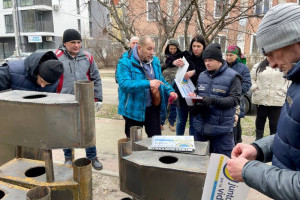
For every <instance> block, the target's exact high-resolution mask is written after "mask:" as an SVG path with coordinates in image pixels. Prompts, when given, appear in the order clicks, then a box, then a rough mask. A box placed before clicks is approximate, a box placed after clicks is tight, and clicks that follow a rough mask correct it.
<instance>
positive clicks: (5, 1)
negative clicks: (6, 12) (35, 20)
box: [3, 0, 12, 8]
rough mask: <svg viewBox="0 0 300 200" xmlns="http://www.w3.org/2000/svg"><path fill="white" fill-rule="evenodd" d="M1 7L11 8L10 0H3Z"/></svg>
mask: <svg viewBox="0 0 300 200" xmlns="http://www.w3.org/2000/svg"><path fill="white" fill-rule="evenodd" d="M3 8H12V1H11V0H3Z"/></svg>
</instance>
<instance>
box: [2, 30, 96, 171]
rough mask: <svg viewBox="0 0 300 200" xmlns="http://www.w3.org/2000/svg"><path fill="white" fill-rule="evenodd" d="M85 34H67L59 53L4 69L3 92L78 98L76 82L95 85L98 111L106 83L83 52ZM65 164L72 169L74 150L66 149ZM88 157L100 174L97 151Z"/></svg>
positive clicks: (39, 55)
mask: <svg viewBox="0 0 300 200" xmlns="http://www.w3.org/2000/svg"><path fill="white" fill-rule="evenodd" d="M81 42H82V38H81V34H80V33H79V32H78V31H77V30H75V29H67V30H65V31H64V33H63V41H62V45H61V46H60V47H59V48H58V49H57V50H56V52H55V53H54V52H52V51H49V52H44V53H42V52H40V53H32V54H31V55H30V56H28V57H27V58H26V59H25V60H17V61H11V62H8V63H5V64H3V65H2V66H0V91H4V90H8V89H12V90H29V91H38V92H50V93H65V94H74V82H75V81H79V80H90V81H93V82H94V94H95V108H96V109H98V110H99V109H100V107H101V105H102V83H101V78H100V74H99V71H98V67H97V64H96V63H95V61H94V59H93V56H92V55H91V54H90V53H89V52H87V51H84V50H83V49H82V45H81ZM64 155H65V164H68V165H72V150H71V149H64ZM86 156H87V158H88V159H90V160H91V162H92V166H93V168H94V169H96V170H101V169H102V164H101V162H100V161H99V160H98V158H97V151H96V147H95V146H93V147H89V148H87V149H86Z"/></svg>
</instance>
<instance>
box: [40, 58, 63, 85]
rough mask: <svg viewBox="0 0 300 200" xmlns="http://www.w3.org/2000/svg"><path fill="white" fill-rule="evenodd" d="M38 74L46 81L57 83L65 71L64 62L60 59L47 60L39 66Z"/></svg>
mask: <svg viewBox="0 0 300 200" xmlns="http://www.w3.org/2000/svg"><path fill="white" fill-rule="evenodd" d="M37 72H38V75H40V76H41V77H42V78H43V79H44V80H45V81H46V82H48V83H55V82H56V81H57V80H58V79H59V77H60V76H61V74H62V73H63V72H64V68H63V63H62V62H60V61H59V60H54V59H51V60H46V61H45V62H42V63H41V64H40V65H39V66H38V70H37Z"/></svg>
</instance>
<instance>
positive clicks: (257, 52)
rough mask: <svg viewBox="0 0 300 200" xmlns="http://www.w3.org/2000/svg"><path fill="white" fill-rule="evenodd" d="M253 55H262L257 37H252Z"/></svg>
mask: <svg viewBox="0 0 300 200" xmlns="http://www.w3.org/2000/svg"><path fill="white" fill-rule="evenodd" d="M251 54H256V55H257V54H260V52H259V48H258V46H257V44H256V35H252V38H251Z"/></svg>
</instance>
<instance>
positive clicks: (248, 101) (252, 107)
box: [244, 90, 256, 114]
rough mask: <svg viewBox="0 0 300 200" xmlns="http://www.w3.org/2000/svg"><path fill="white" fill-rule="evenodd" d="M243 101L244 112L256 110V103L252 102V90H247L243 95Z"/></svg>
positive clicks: (248, 112)
mask: <svg viewBox="0 0 300 200" xmlns="http://www.w3.org/2000/svg"><path fill="white" fill-rule="evenodd" d="M244 101H245V114H252V113H253V112H254V111H255V110H256V105H255V104H252V92H251V90H249V91H248V92H247V94H246V95H244Z"/></svg>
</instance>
